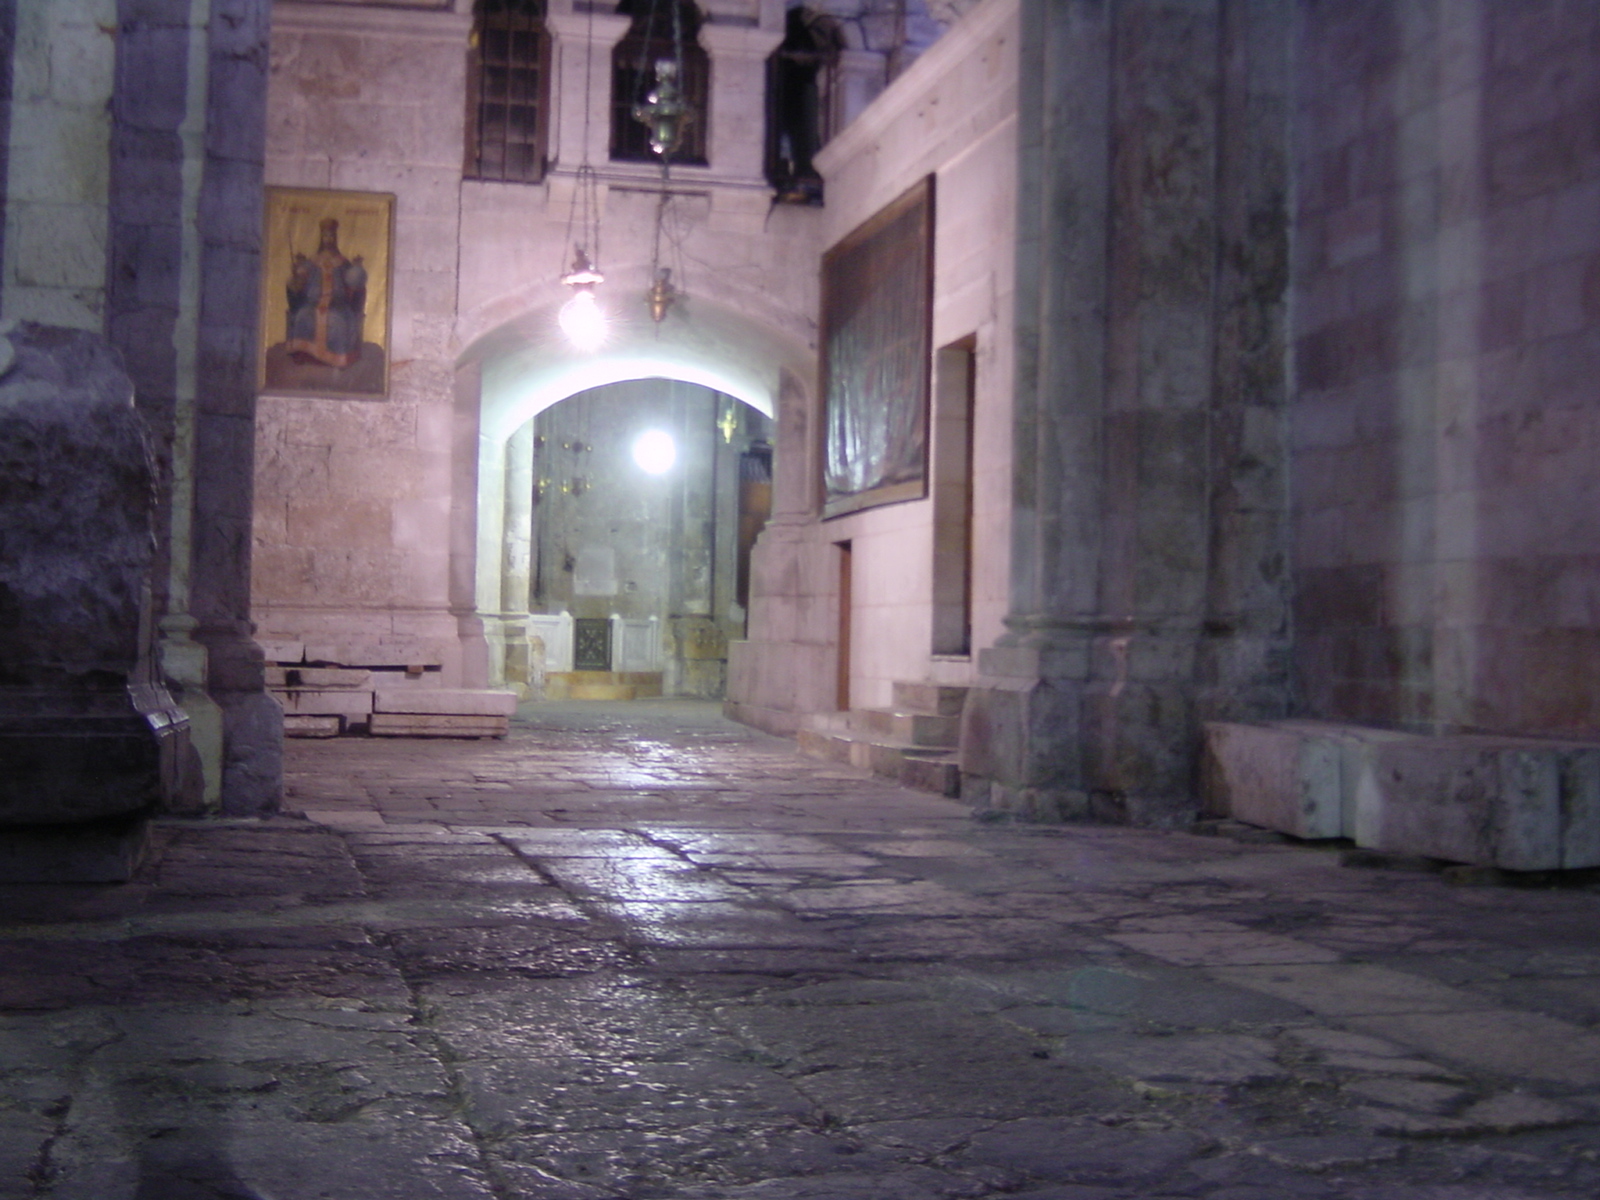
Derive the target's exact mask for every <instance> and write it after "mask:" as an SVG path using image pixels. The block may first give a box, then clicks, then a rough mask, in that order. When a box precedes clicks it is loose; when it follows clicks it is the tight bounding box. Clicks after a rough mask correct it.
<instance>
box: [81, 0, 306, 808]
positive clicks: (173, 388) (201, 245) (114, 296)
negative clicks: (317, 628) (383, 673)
mask: <svg viewBox="0 0 1600 1200" xmlns="http://www.w3.org/2000/svg"><path fill="white" fill-rule="evenodd" d="M118 8H119V12H118V15H119V23H118V25H117V39H116V45H117V57H118V66H117V86H116V91H115V94H114V96H113V105H112V118H113V120H112V135H111V147H110V149H111V220H110V250H109V254H110V264H111V270H110V271H109V272H108V299H107V305H106V322H105V324H106V332H107V336H108V337H109V338H110V340H111V341H112V343H113V344H114V345H116V346H117V347H118V348H119V349H120V350H121V351H122V352H123V354H124V356H125V358H126V360H127V363H128V369H129V373H130V374H131V375H132V377H133V380H134V386H135V388H136V392H137V396H138V403H139V407H140V409H141V410H142V411H143V412H144V413H145V414H146V416H147V417H148V418H150V420H151V423H152V425H153V426H154V427H155V428H156V429H157V430H158V431H159V439H158V440H159V443H160V446H161V451H162V460H163V465H164V468H165V470H164V472H163V474H164V480H165V502H166V506H167V508H168V509H169V514H170V515H169V519H168V521H167V522H166V525H165V528H163V529H162V530H161V531H160V533H161V534H162V537H161V546H162V550H163V552H164V553H163V562H162V566H163V567H164V569H162V570H161V571H160V573H159V574H158V577H157V578H156V580H155V594H156V596H157V599H158V608H159V610H160V613H161V616H160V623H159V624H160V630H161V634H162V646H161V663H162V670H163V672H164V673H165V675H166V677H167V679H168V680H169V681H170V683H171V684H172V686H173V688H174V690H175V692H176V694H177V695H178V698H179V702H180V703H181V704H182V705H183V707H184V710H185V712H186V713H188V715H189V718H190V721H191V724H192V729H193V732H194V738H195V742H196V746H197V748H198V751H199V754H200V758H201V762H202V764H203V770H204V780H205V784H204V800H205V805H206V807H207V808H210V809H214V810H220V811H222V812H224V813H228V814H233V815H249V814H255V813H261V812H267V811H271V810H272V809H274V808H275V807H276V806H277V804H278V800H279V798H280V796H281V794H282V713H281V710H280V709H279V708H278V705H277V702H276V701H274V700H273V699H272V698H271V696H269V695H268V694H267V693H266V691H265V680H264V670H263V663H262V655H261V651H260V649H259V648H258V647H257V646H256V644H255V642H254V641H253V640H252V637H251V634H252V630H253V626H252V625H251V622H250V548H251V506H252V502H253V495H252V492H253V482H254V439H255V354H256V335H255V320H256V280H257V277H258V272H259V270H260V237H261V188H262V157H263V153H264V150H263V138H264V130H265V122H266V86H267V85H266V65H267V64H266V50H267V32H268V19H269V14H270V9H269V5H268V4H267V3H266V2H265V0H204V2H200V3H195V2H191V0H149V2H148V3H145V2H141V3H134V2H133V0H121V3H120V4H119V6H118Z"/></svg>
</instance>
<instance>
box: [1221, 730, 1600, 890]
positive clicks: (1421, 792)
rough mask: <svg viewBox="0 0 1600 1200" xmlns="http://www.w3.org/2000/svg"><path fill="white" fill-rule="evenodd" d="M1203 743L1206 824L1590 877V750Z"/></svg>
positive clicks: (1557, 744) (1460, 737)
mask: <svg viewBox="0 0 1600 1200" xmlns="http://www.w3.org/2000/svg"><path fill="white" fill-rule="evenodd" d="M1205 733H1206V749H1205V771H1204V778H1205V785H1204V786H1205V792H1206V802H1207V805H1208V808H1209V810H1210V811H1212V812H1216V813H1225V814H1227V815H1229V816H1232V817H1235V818H1237V819H1238V820H1241V821H1245V822H1248V823H1250V824H1252V825H1262V826H1265V827H1267V828H1269V829H1275V830H1278V831H1280V832H1282V833H1287V834H1292V835H1293V836H1295V837H1301V838H1310V839H1317V838H1337V837H1344V838H1349V839H1351V840H1352V841H1354V842H1355V844H1356V845H1358V846H1361V847H1365V848H1367V849H1371V850H1379V851H1384V852H1386V853H1393V854H1414V855H1425V856H1427V857H1430V858H1440V859H1446V860H1449V861H1452V862H1462V863H1474V864H1480V865H1486V866H1495V867H1501V868H1504V869H1506V870H1512V871H1549V870H1570V869H1574V868H1580V867H1594V866H1600V745H1596V744H1593V743H1582V742H1562V741H1549V740H1544V739H1540V738H1521V737H1496V736H1490V735H1485V734H1447V735H1430V734H1418V733H1406V732H1402V731H1399V730H1389V729H1375V728H1369V727H1365V726H1360V725H1345V724H1338V723H1335V722H1330V721H1309V720H1304V721H1274V722H1267V723H1261V724H1244V723H1236V722H1221V721H1217V722H1208V723H1207V725H1206V729H1205Z"/></svg>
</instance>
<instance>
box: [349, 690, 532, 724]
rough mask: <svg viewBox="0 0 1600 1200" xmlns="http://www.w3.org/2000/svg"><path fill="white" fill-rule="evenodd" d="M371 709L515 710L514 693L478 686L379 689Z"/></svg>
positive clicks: (500, 713)
mask: <svg viewBox="0 0 1600 1200" xmlns="http://www.w3.org/2000/svg"><path fill="white" fill-rule="evenodd" d="M372 709H373V711H374V712H378V713H417V714H423V713H438V714H451V715H457V716H474V717H501V718H506V717H510V716H511V714H512V713H514V712H516V711H517V694H516V693H515V692H507V691H497V690H490V689H479V688H418V689H416V690H414V691H413V690H410V689H406V690H400V689H397V688H379V689H378V690H377V691H376V692H375V693H374V694H373V706H372Z"/></svg>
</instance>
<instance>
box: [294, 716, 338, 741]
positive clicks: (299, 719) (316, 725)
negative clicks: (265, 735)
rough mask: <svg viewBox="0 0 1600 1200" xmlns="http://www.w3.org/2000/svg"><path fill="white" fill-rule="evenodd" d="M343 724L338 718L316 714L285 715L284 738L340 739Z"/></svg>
mask: <svg viewBox="0 0 1600 1200" xmlns="http://www.w3.org/2000/svg"><path fill="white" fill-rule="evenodd" d="M341 724H342V722H341V721H340V720H339V718H338V717H336V716H333V715H331V714H329V715H322V714H314V713H284V714H283V736H284V737H297V738H330V737H338V736H339V733H340V725H341Z"/></svg>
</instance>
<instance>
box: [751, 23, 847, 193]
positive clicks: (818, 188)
mask: <svg viewBox="0 0 1600 1200" xmlns="http://www.w3.org/2000/svg"><path fill="white" fill-rule="evenodd" d="M840 46H841V39H840V37H839V34H838V29H837V26H836V25H835V23H834V20H833V18H832V17H829V16H828V15H826V14H823V13H815V12H812V11H810V10H809V9H806V8H791V9H790V10H789V14H788V18H787V24H786V26H785V30H784V38H783V42H782V44H780V45H779V46H778V48H777V49H776V50H775V51H773V54H772V57H771V58H769V59H768V60H767V147H766V170H767V180H768V182H770V183H771V184H772V186H773V189H774V190H775V191H776V192H777V200H778V202H779V203H780V204H821V203H822V177H821V176H820V175H818V174H817V171H816V168H815V167H813V166H812V165H811V156H812V155H813V154H815V153H816V152H817V151H818V150H819V149H821V148H822V147H823V146H825V145H827V143H828V139H829V138H830V137H832V136H833V127H832V126H833V121H832V116H833V107H834V105H833V92H834V83H835V77H836V76H837V74H838V68H839V50H840Z"/></svg>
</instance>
